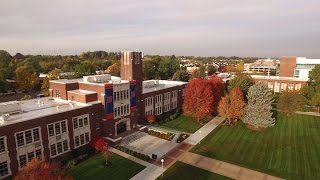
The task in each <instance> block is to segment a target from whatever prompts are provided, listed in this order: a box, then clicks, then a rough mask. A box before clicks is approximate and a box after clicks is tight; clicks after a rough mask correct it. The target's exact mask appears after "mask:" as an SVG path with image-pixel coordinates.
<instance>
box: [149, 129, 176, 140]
mask: <svg viewBox="0 0 320 180" xmlns="http://www.w3.org/2000/svg"><path fill="white" fill-rule="evenodd" d="M148 134H149V135H151V136H155V137H158V138H161V139H165V140H168V141H171V140H172V139H173V137H174V135H175V134H173V133H170V132H160V131H155V130H148Z"/></svg>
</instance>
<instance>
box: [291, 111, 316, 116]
mask: <svg viewBox="0 0 320 180" xmlns="http://www.w3.org/2000/svg"><path fill="white" fill-rule="evenodd" d="M296 114H303V115H309V116H320V113H316V112H301V111H297V112H296Z"/></svg>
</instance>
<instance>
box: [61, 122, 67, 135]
mask: <svg viewBox="0 0 320 180" xmlns="http://www.w3.org/2000/svg"><path fill="white" fill-rule="evenodd" d="M61 131H62V133H65V132H67V125H66V121H62V122H61Z"/></svg>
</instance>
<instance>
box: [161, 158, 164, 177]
mask: <svg viewBox="0 0 320 180" xmlns="http://www.w3.org/2000/svg"><path fill="white" fill-rule="evenodd" d="M163 163H164V159H161V166H162V170H163ZM162 177H163V172H162Z"/></svg>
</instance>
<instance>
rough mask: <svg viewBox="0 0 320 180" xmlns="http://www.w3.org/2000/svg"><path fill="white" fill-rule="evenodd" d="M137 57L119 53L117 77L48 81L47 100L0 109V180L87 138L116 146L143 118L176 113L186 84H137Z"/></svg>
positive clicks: (61, 155) (139, 64)
mask: <svg viewBox="0 0 320 180" xmlns="http://www.w3.org/2000/svg"><path fill="white" fill-rule="evenodd" d="M142 56H143V55H142V53H141V52H131V51H130V52H122V53H121V77H114V76H111V75H108V74H106V75H95V76H84V77H83V78H82V79H72V80H67V79H60V80H54V81H50V90H49V91H50V95H51V97H49V98H41V99H32V100H27V101H20V102H7V103H1V104H0V115H1V117H0V179H2V178H5V177H7V176H10V175H12V174H15V173H16V172H17V171H18V170H19V169H21V168H22V167H24V166H25V164H26V162H27V161H29V160H31V159H32V158H33V157H35V156H39V157H41V158H42V159H44V160H49V159H53V160H61V159H63V158H64V157H65V156H67V155H70V153H71V151H72V150H74V149H77V148H79V147H81V146H84V145H86V144H88V143H89V142H90V140H91V138H92V137H93V136H97V135H99V136H103V137H105V138H106V139H107V140H109V141H110V142H114V143H117V142H119V141H121V134H122V133H124V134H128V133H130V132H131V131H133V130H134V129H136V128H137V125H138V124H143V123H144V122H145V119H146V118H145V117H146V115H155V116H161V115H163V114H171V113H174V112H176V111H179V110H180V109H181V106H182V102H183V96H184V89H185V86H186V84H187V83H185V82H178V81H168V80H149V81H143V79H142V59H143V57H142Z"/></svg>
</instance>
